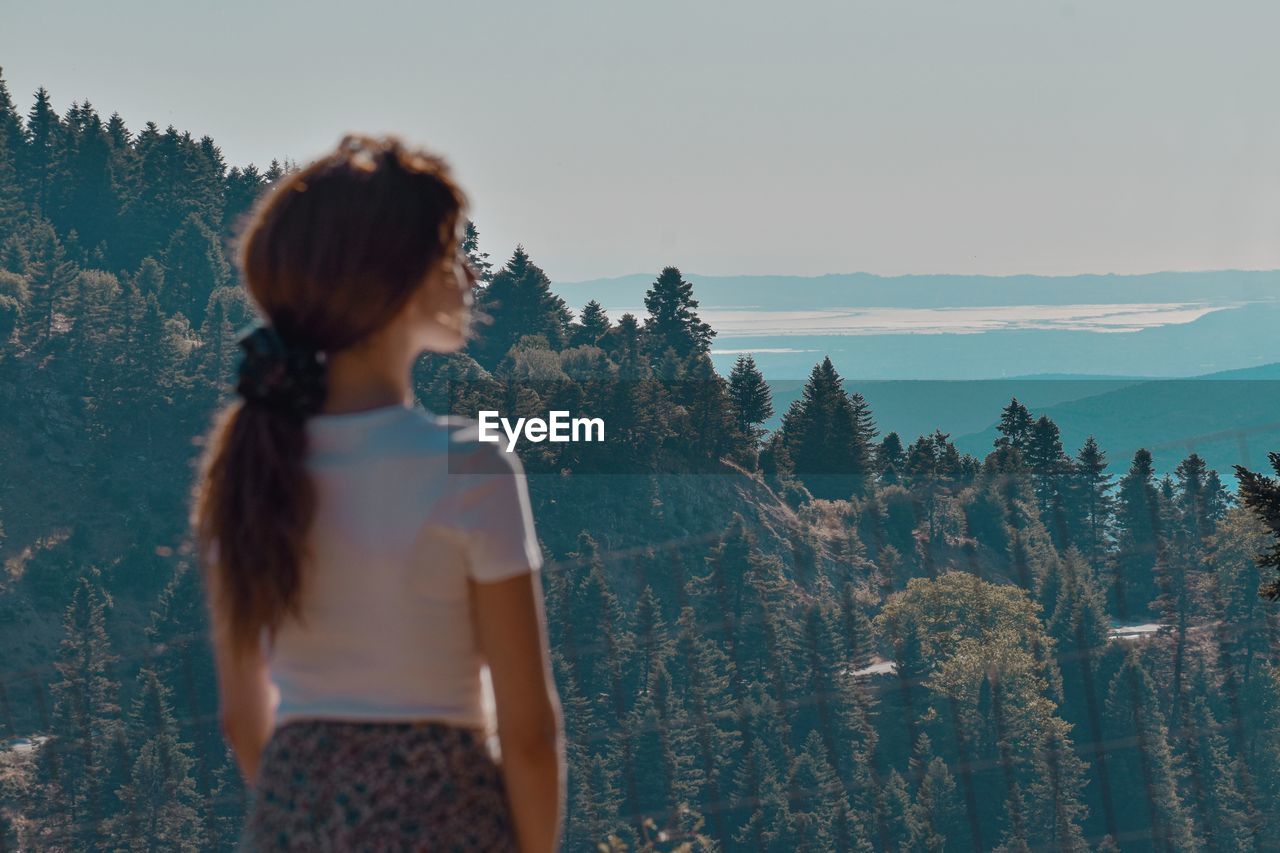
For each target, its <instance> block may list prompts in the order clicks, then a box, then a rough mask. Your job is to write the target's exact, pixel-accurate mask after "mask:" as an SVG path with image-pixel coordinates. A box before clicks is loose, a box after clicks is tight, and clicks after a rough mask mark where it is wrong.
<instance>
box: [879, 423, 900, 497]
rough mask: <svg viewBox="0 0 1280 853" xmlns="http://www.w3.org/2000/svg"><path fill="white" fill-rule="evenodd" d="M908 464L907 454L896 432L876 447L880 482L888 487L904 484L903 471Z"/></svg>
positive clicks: (887, 436)
mask: <svg viewBox="0 0 1280 853" xmlns="http://www.w3.org/2000/svg"><path fill="white" fill-rule="evenodd" d="M906 462H907V452H906V450H904V449H903V447H902V439H901V438H899V437H898V434H897V433H896V432H891V433H889V434H888V435H886V436H885V437H884V438H883V439H881V441H880V444H879V445H877V446H876V467H877V468H878V469H879V471H880V482H881V483H883V484H885V485H886V486H894V485H897V484H898V483H901V482H902V469H903V466H904V465H905V464H906Z"/></svg>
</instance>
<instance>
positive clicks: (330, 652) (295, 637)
mask: <svg viewBox="0 0 1280 853" xmlns="http://www.w3.org/2000/svg"><path fill="white" fill-rule="evenodd" d="M307 423H308V437H309V441H310V448H309V452H308V457H307V470H308V471H309V473H310V475H311V477H312V481H313V482H314V483H315V489H316V512H315V517H314V518H315V520H314V523H313V525H312V532H311V534H310V538H309V544H310V558H309V559H308V560H307V561H306V562H305V563H304V565H303V575H302V593H301V600H300V604H301V608H300V609H301V614H302V619H301V620H295V619H292V618H289V619H286V621H285V623H284V624H283V625H282V626H281V627H280V629H279V630H278V632H277V634H276V638H275V643H274V646H273V647H272V648H270V649H269V651H268V665H269V669H270V673H271V678H272V681H273V682H274V683H275V686H276V688H277V690H278V691H279V704H278V706H277V709H276V724H277V725H280V724H283V723H285V722H288V721H289V720H293V719H304V718H307V719H314V718H330V719H334V718H336V719H348V720H425V719H432V720H442V721H445V722H450V723H454V724H459V725H465V726H471V727H490V728H491V727H492V723H493V719H492V710H491V709H492V694H491V688H490V687H489V685H488V677H487V676H488V672H487V667H485V665H484V661H483V659H482V657H481V655H480V653H479V649H478V646H477V642H476V637H475V632H474V627H473V621H472V611H471V603H470V597H469V595H468V590H467V579H468V578H473V579H475V580H476V581H478V582H482V583H483V582H492V581H500V580H504V579H506V578H510V577H514V576H516V575H520V574H523V573H525V572H530V571H537V570H538V569H539V568H540V567H541V564H542V556H541V550H540V548H539V547H538V541H537V536H536V534H535V531H534V527H533V516H532V513H531V512H530V509H529V497H528V491H527V488H526V484H525V478H524V471H523V468H522V466H521V465H520V461H519V459H518V458H517V457H516V456H515V455H514V454H508V453H505V452H503V451H502V450H501V449H500V448H499V446H498V445H496V444H490V443H482V442H480V441H479V440H478V432H477V428H476V424H475V422H474V421H470V420H467V419H464V418H455V417H440V416H437V415H433V414H431V413H429V412H426V411H423V410H422V409H413V408H407V407H404V406H388V407H383V408H378V409H371V410H369V411H365V412H355V413H352V414H342V415H318V416H315V417H313V418H310V419H309V420H308V422H307Z"/></svg>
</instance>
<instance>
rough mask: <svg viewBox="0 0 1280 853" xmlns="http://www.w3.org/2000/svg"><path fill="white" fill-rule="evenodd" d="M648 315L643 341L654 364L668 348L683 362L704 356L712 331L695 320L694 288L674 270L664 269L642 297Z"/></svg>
mask: <svg viewBox="0 0 1280 853" xmlns="http://www.w3.org/2000/svg"><path fill="white" fill-rule="evenodd" d="M644 307H645V309H646V310H647V311H648V312H649V316H648V318H647V319H646V320H645V322H644V338H645V342H646V347H647V351H648V353H649V355H650V356H651V357H652V358H653V360H654V361H655V362H656V361H658V359H659V358H660V357H661V356H662V354H663V353H664V352H666V351H667V349H668V348H670V349H672V350H674V351H675V354H676V357H677V358H680V359H686V358H688V357H689V356H691V355H694V354H702V353H706V352H707V351H708V350H709V349H710V348H711V339H712V338H714V337H715V334H716V333H715V331H713V330H712V328H711V327H710V326H709V325H707V324H706V323H704V322H702V321H701V320H699V319H698V313H697V311H696V310H695V309H696V308H697V307H698V300H696V299H694V298H693V285H692V284H690V283H689V282H687V281H685V280H684V279H683V278H681V276H680V270H679V269H677V268H676V267H666V268H665V269H663V270H662V273H661V274H660V275H659V276H658V278H657V280H656V281H654V283H653V284H652V286H650V288H649V290H648V292H647V293H645V296H644Z"/></svg>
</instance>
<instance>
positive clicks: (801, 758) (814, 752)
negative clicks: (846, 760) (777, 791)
mask: <svg viewBox="0 0 1280 853" xmlns="http://www.w3.org/2000/svg"><path fill="white" fill-rule="evenodd" d="M787 791H788V809H789V811H790V816H791V833H792V838H793V839H794V844H795V848H794V849H797V850H853V849H857V847H855V842H860V844H858V845H857V846H858V847H864V848H865V847H866V846H867V841H866V838H865V835H864V832H863V830H862V827H861V826H860V825H859V824H858V823H856V822H852V823H851V825H846V826H844V827H840V825H839V824H840V821H841V817H842V816H845V817H846V819H847V818H849V817H852V816H853V815H854V814H855V812H854V810H853V809H852V808H851V807H850V805H849V803H848V801H847V800H846V799H845V795H844V786H843V785H841V784H840V779H839V777H837V776H836V773H835V771H834V770H832V769H831V765H830V764H829V763H828V762H827V748H826V747H825V746H824V745H823V743H822V738H821V736H819V734H818V733H817V732H809V736H808V737H807V738H806V739H805V742H804V748H803V749H802V750H801V751H800V753H799V755H797V756H796V760H795V761H793V762H792V764H791V767H790V769H789V770H788V772H787ZM838 832H842V833H843V834H845V836H846V837H845V838H843V839H839V840H838V839H837V833H838ZM850 835H852V837H850Z"/></svg>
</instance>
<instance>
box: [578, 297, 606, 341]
mask: <svg viewBox="0 0 1280 853" xmlns="http://www.w3.org/2000/svg"><path fill="white" fill-rule="evenodd" d="M609 329H610V326H609V315H608V314H606V313H605V310H604V308H603V307H602V306H601V305H600V303H599V302H597V301H595V300H594V299H592V300H591V301H590V302H588V303H587V304H586V305H584V306H583V308H582V314H581V316H579V317H578V322H577V323H575V324H574V325H572V326H570V327H569V343H571V344H572V345H573V346H575V347H580V346H598V345H599V344H600V341H602V340H603V339H604V336H605V335H607V334H609Z"/></svg>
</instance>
